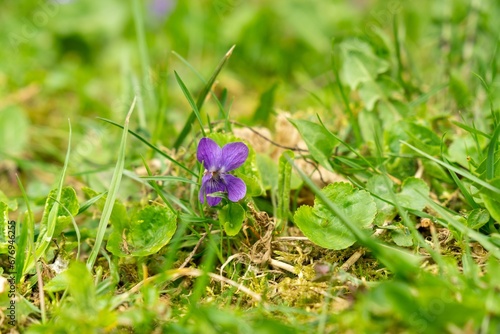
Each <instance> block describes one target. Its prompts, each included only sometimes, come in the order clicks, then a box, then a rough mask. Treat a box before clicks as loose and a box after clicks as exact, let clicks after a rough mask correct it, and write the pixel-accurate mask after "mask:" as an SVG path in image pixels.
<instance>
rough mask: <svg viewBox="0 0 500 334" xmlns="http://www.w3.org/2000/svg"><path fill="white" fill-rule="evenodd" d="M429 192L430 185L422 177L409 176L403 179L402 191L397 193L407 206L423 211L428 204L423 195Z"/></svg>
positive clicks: (399, 199) (398, 198) (402, 204)
mask: <svg viewBox="0 0 500 334" xmlns="http://www.w3.org/2000/svg"><path fill="white" fill-rule="evenodd" d="M429 192H430V189H429V186H428V185H427V183H425V182H424V181H423V180H422V179H417V178H415V177H409V178H407V179H405V180H404V181H403V185H402V186H401V192H400V193H399V194H396V199H397V200H398V202H399V204H400V205H401V206H403V207H405V208H408V209H413V210H417V211H422V210H423V209H424V208H425V206H426V204H427V201H426V199H425V198H423V197H422V195H424V196H428V195H429Z"/></svg>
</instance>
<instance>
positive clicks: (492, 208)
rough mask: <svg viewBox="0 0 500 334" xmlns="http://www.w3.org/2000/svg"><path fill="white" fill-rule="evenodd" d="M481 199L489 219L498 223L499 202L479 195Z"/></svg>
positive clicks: (499, 214) (499, 217) (499, 216)
mask: <svg viewBox="0 0 500 334" xmlns="http://www.w3.org/2000/svg"><path fill="white" fill-rule="evenodd" d="M481 199H482V200H483V202H484V206H485V207H486V209H487V210H488V212H489V213H490V215H491V217H493V219H495V220H496V221H497V222H500V201H498V200H497V199H495V198H492V197H489V196H487V195H484V194H481Z"/></svg>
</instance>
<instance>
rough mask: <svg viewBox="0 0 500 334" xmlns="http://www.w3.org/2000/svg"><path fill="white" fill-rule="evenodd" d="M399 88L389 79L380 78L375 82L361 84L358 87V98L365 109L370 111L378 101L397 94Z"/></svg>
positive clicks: (399, 91)
mask: <svg viewBox="0 0 500 334" xmlns="http://www.w3.org/2000/svg"><path fill="white" fill-rule="evenodd" d="M401 91H402V90H401V87H399V85H398V84H397V83H396V82H394V81H392V80H391V79H390V78H387V77H381V78H379V79H378V80H377V81H366V82H363V83H362V84H361V85H360V87H359V96H360V97H361V100H363V102H364V103H365V106H366V109H367V110H369V111H372V110H373V109H374V108H375V104H376V103H377V101H379V100H388V99H389V98H391V97H393V96H394V95H396V94H397V93H401Z"/></svg>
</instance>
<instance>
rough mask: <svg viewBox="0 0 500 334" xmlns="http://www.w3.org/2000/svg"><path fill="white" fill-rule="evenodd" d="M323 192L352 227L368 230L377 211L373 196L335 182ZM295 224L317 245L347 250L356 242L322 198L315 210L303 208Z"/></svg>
mask: <svg viewBox="0 0 500 334" xmlns="http://www.w3.org/2000/svg"><path fill="white" fill-rule="evenodd" d="M322 192H323V193H324V194H325V196H327V197H328V199H329V200H331V201H332V202H334V203H336V204H337V205H338V206H339V208H340V209H341V210H342V213H343V214H344V215H345V216H346V217H349V221H350V223H351V224H354V225H356V226H358V227H359V228H361V229H368V228H369V227H370V225H371V224H372V222H373V220H374V218H375V214H376V213H377V208H376V204H375V201H374V200H373V198H372V197H371V196H370V194H369V193H368V192H366V191H364V190H358V189H355V188H354V187H352V186H351V185H350V184H348V183H334V184H331V185H329V186H327V187H325V188H323V190H322ZM294 221H295V224H297V226H298V227H299V228H300V230H301V231H302V232H303V233H304V234H305V235H306V236H307V237H308V238H309V239H310V240H311V241H312V242H314V243H315V244H317V245H320V246H321V247H324V248H328V249H344V248H347V247H349V246H351V245H352V244H354V243H355V242H356V237H355V236H354V235H353V234H352V233H351V232H350V230H349V229H348V228H347V227H346V226H345V224H344V223H343V222H341V220H340V219H339V218H338V217H337V216H336V215H335V214H334V213H332V212H331V211H330V210H329V209H328V208H326V207H325V205H324V203H323V202H322V201H321V199H318V198H317V199H316V200H315V201H314V207H310V206H305V205H304V206H301V207H300V208H299V209H298V210H297V211H296V212H295V215H294Z"/></svg>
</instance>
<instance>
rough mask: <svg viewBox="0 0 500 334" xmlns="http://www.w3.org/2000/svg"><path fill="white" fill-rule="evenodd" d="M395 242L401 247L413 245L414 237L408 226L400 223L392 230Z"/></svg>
mask: <svg viewBox="0 0 500 334" xmlns="http://www.w3.org/2000/svg"><path fill="white" fill-rule="evenodd" d="M391 237H392V240H393V241H394V243H395V244H396V245H398V246H400V247H410V246H412V245H413V238H412V236H411V233H410V231H409V230H408V228H407V227H405V226H403V225H400V226H399V227H396V228H395V229H393V230H392V231H391Z"/></svg>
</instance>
